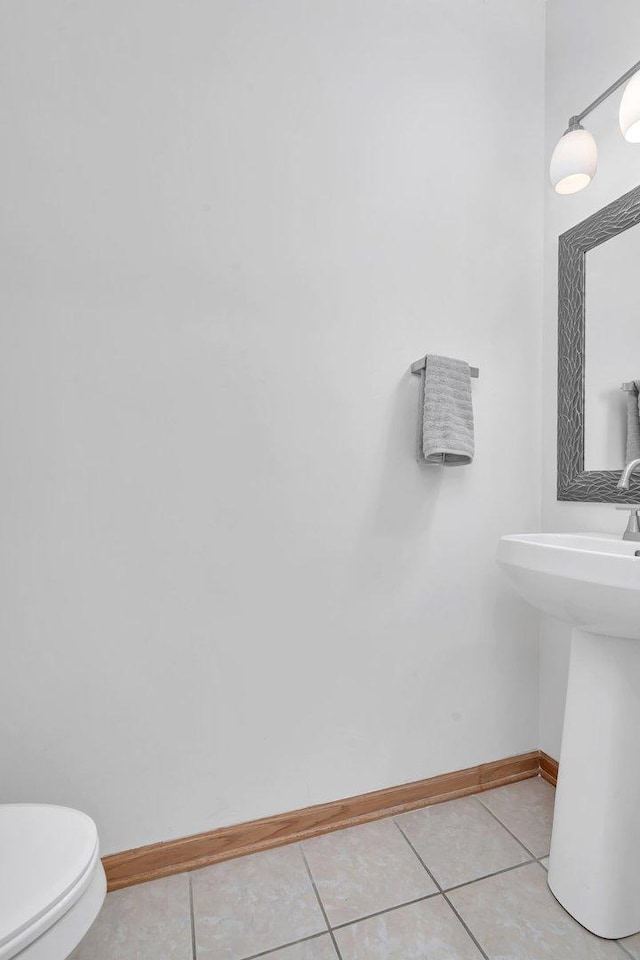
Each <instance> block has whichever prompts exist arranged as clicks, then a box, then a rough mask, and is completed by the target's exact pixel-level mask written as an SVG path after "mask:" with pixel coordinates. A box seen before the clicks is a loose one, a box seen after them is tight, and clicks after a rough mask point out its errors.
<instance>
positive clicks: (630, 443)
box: [627, 380, 640, 463]
mask: <svg viewBox="0 0 640 960" xmlns="http://www.w3.org/2000/svg"><path fill="white" fill-rule="evenodd" d="M634 386H635V390H629V392H628V393H627V463H631V461H632V460H638V458H640V410H639V408H638V393H640V380H634Z"/></svg>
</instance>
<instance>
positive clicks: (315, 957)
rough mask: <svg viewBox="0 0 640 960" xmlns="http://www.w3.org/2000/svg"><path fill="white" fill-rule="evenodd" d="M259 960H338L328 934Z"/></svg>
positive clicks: (274, 952) (265, 955) (284, 948)
mask: <svg viewBox="0 0 640 960" xmlns="http://www.w3.org/2000/svg"><path fill="white" fill-rule="evenodd" d="M260 960H338V955H337V953H336V951H335V948H334V946H333V941H332V939H331V937H330V936H329V934H328V933H324V934H323V935H322V936H321V937H314V938H313V940H305V941H304V942H303V943H294V944H292V945H291V946H290V947H283V948H282V949H281V950H274V951H273V952H272V953H265V954H263V956H262V957H261V958H260Z"/></svg>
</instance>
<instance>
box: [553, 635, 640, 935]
mask: <svg viewBox="0 0 640 960" xmlns="http://www.w3.org/2000/svg"><path fill="white" fill-rule="evenodd" d="M549 886H550V888H551V890H552V892H553V893H554V895H555V896H556V898H557V899H558V900H559V902H560V903H561V904H562V906H563V907H564V908H565V909H566V910H567V911H568V912H569V913H570V914H571V916H573V917H575V919H576V920H578V922H579V923H581V924H582V925H583V926H584V927H586V928H587V930H591V932H592V933H595V934H597V935H598V936H600V937H609V938H618V937H626V936H629V935H630V934H633V933H637V932H638V931H640V642H639V641H638V640H623V639H620V638H617V637H603V636H596V635H594V634H589V633H584V632H583V631H581V630H574V632H573V639H572V645H571V662H570V668H569V686H568V690H567V704H566V708H565V717H564V730H563V734H562V749H561V754H560V775H559V778H558V788H557V792H556V806H555V816H554V821H553V836H552V840H551V858H550V863H549Z"/></svg>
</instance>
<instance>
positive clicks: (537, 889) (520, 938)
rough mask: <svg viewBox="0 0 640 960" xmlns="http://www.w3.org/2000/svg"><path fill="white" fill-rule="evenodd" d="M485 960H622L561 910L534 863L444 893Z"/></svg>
mask: <svg viewBox="0 0 640 960" xmlns="http://www.w3.org/2000/svg"><path fill="white" fill-rule="evenodd" d="M449 896H450V898H451V902H452V903H453V905H454V907H455V908H456V910H458V912H459V913H460V916H461V917H462V919H463V920H464V922H465V923H466V924H467V926H468V927H469V929H470V930H471V931H472V933H473V934H474V936H475V937H476V939H477V940H478V942H479V943H480V945H481V946H482V948H483V949H484V950H485V952H486V953H487V955H488V956H489V958H490V960H622V956H621V951H620V948H619V947H618V945H617V944H616V943H615V942H614V941H612V940H601V939H600V938H599V937H594V936H593V935H592V934H590V933H588V932H587V931H586V930H585V929H584V927H581V926H580V924H579V923H576V921H575V920H573V919H572V918H571V917H570V916H569V914H568V913H567V912H566V911H565V910H563V909H562V907H561V906H560V904H559V903H558V902H557V900H556V899H555V897H554V896H553V894H552V893H551V891H550V890H549V887H548V886H547V875H546V873H545V871H544V870H541V869H540V867H539V865H538V864H537V863H530V864H528V865H527V866H525V867H518V868H517V869H516V870H510V871H509V872H508V873H501V874H499V875H498V876H497V877H488V878H487V879H486V880H478V881H477V882H476V883H472V884H471V885H470V886H468V887H461V888H460V889H459V890H454V891H453V892H452V893H451V894H449Z"/></svg>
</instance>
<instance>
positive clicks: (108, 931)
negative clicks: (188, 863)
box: [69, 873, 191, 960]
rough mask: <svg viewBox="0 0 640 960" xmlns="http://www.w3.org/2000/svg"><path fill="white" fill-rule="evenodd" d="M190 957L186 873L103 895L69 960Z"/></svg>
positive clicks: (181, 959) (173, 959) (184, 959)
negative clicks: (99, 908) (101, 904)
mask: <svg viewBox="0 0 640 960" xmlns="http://www.w3.org/2000/svg"><path fill="white" fill-rule="evenodd" d="M160 957H162V960H191V917H190V913H189V878H188V876H187V874H186V873H182V874H179V875H178V876H176V877H166V878H165V879H163V880H153V881H152V882H151V883H142V884H140V885H139V886H136V887H127V889H126V890H116V891H115V892H114V893H109V894H108V895H107V898H106V900H105V903H104V906H103V908H102V912H101V913H100V914H99V916H98V919H97V920H96V922H95V923H94V925H93V926H92V927H91V929H90V930H89V932H88V933H87V935H86V937H84V939H83V940H82V941H81V942H80V944H79V945H78V946H77V947H76V949H75V950H74V951H73V953H72V954H71V957H70V958H69V960H158V958H160Z"/></svg>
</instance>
